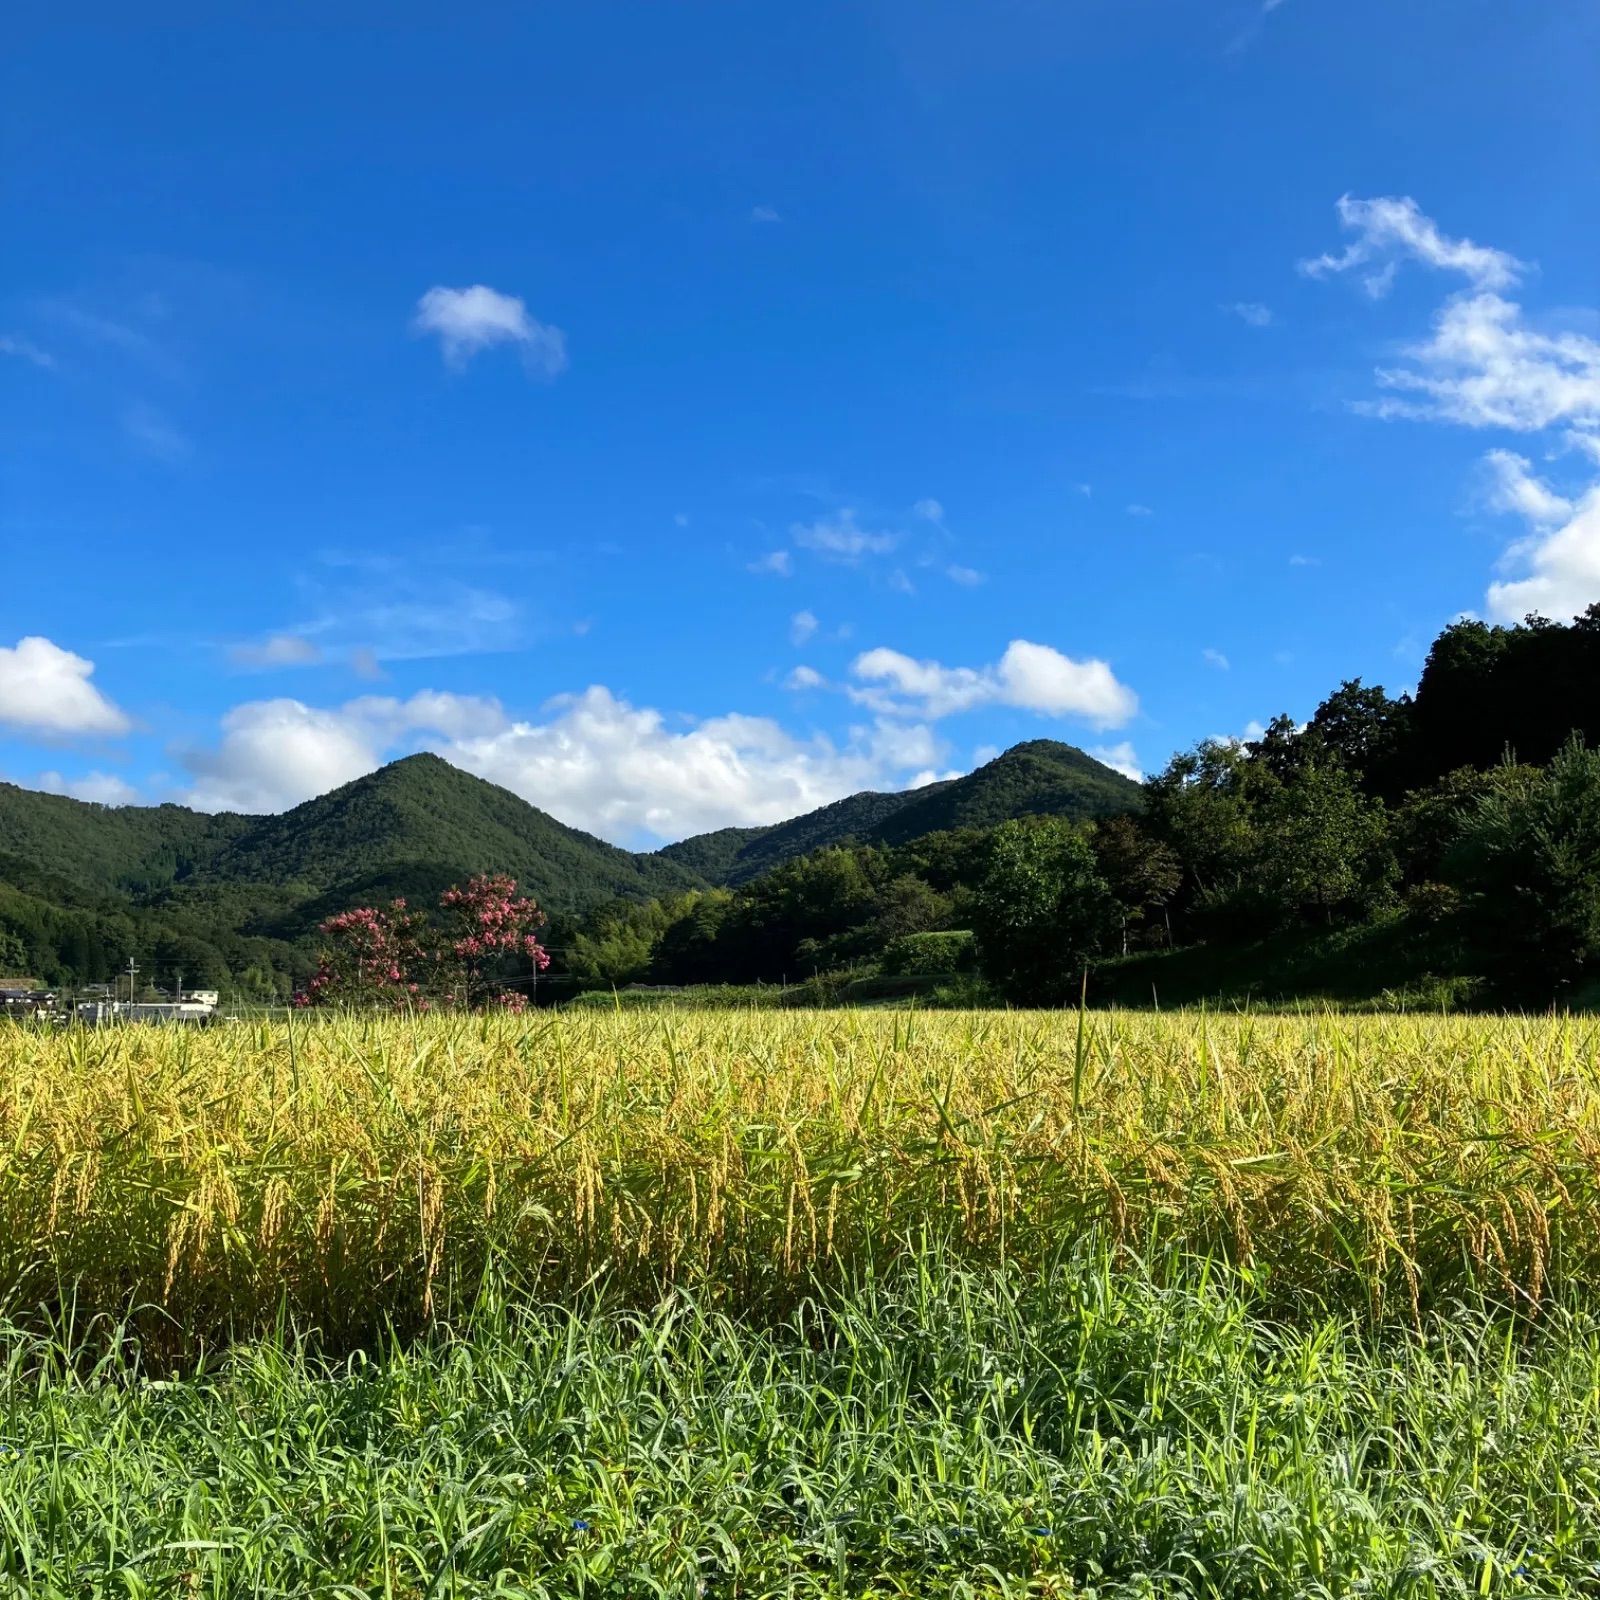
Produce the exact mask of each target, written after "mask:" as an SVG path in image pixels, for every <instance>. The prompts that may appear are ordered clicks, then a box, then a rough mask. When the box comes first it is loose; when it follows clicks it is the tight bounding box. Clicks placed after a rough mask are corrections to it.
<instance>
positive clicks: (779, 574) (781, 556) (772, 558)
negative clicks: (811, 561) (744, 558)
mask: <svg viewBox="0 0 1600 1600" xmlns="http://www.w3.org/2000/svg"><path fill="white" fill-rule="evenodd" d="M746 571H749V572H755V573H760V574H762V575H763V576H770V577H774V578H787V577H789V576H791V575H792V574H793V572H794V557H793V556H792V555H790V554H789V552H788V551H787V550H769V551H768V552H767V553H766V554H765V555H764V556H758V557H757V558H756V559H755V560H754V561H752V562H750V563H749V564H748V566H747V567H746Z"/></svg>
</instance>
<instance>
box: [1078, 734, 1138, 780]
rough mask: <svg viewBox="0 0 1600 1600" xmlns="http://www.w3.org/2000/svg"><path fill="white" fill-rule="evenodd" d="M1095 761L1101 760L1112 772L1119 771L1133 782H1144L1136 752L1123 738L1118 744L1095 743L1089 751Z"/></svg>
mask: <svg viewBox="0 0 1600 1600" xmlns="http://www.w3.org/2000/svg"><path fill="white" fill-rule="evenodd" d="M1089 754H1090V755H1092V756H1093V757H1094V758H1095V760H1096V761H1099V762H1103V763H1104V764H1105V765H1106V766H1108V767H1110V768H1111V770H1112V771H1113V772H1120V773H1121V774H1122V775H1123V777H1125V778H1132V779H1133V781H1134V782H1135V783H1143V782H1144V769H1143V768H1142V767H1141V766H1140V765H1139V756H1138V752H1137V751H1135V750H1134V748H1133V745H1132V744H1131V743H1130V742H1129V741H1128V740H1127V739H1124V740H1123V741H1122V742H1121V743H1120V744H1097V745H1095V746H1094V747H1093V749H1091V750H1090V751H1089Z"/></svg>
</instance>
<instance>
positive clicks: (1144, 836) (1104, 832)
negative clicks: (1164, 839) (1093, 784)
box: [1093, 816, 1183, 955]
mask: <svg viewBox="0 0 1600 1600" xmlns="http://www.w3.org/2000/svg"><path fill="white" fill-rule="evenodd" d="M1093 843H1094V855H1095V864H1096V866H1097V867H1098V869H1099V873H1100V876H1101V878H1103V879H1104V880H1105V885H1106V888H1107V889H1108V890H1109V891H1110V893H1111V897H1112V899H1113V900H1114V901H1115V902H1116V905H1117V917H1118V921H1119V923H1120V925H1121V935H1122V953H1123V955H1127V953H1128V929H1129V926H1130V925H1132V924H1137V923H1139V922H1142V921H1143V920H1144V918H1145V917H1146V916H1147V915H1148V914H1149V913H1150V912H1151V911H1154V910H1160V909H1162V908H1164V907H1165V906H1166V904H1167V902H1168V901H1169V900H1170V899H1171V898H1172V896H1173V895H1174V894H1175V893H1177V889H1178V885H1179V883H1180V882H1181V881H1182V879H1183V868H1182V866H1181V865H1180V863H1179V861H1178V857H1177V853H1176V852H1175V851H1173V850H1172V849H1171V848H1170V847H1168V846H1167V845H1164V844H1162V843H1161V841H1160V840H1159V839H1153V838H1151V837H1150V835H1149V834H1148V833H1146V832H1145V830H1144V829H1143V828H1141V827H1140V826H1139V824H1138V823H1137V822H1135V821H1134V820H1133V818H1132V817H1126V816H1123V817H1104V818H1102V819H1101V820H1100V821H1099V822H1097V823H1096V824H1095V825H1094V837H1093Z"/></svg>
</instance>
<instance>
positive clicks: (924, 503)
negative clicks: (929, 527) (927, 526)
mask: <svg viewBox="0 0 1600 1600" xmlns="http://www.w3.org/2000/svg"><path fill="white" fill-rule="evenodd" d="M911 509H912V511H913V512H914V513H915V514H916V515H917V516H919V517H921V518H922V520H923V521H924V522H932V523H938V524H942V523H943V522H944V507H943V506H942V505H940V504H939V502H938V501H937V500H934V499H931V498H930V499H927V500H919V501H917V503H916V504H915V505H914V506H912V508H911Z"/></svg>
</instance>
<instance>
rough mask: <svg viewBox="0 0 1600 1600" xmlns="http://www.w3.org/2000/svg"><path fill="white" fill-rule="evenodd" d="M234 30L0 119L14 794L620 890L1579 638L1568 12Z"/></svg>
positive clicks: (152, 24) (97, 56)
mask: <svg viewBox="0 0 1600 1600" xmlns="http://www.w3.org/2000/svg"><path fill="white" fill-rule="evenodd" d="M229 12H232V13H233V14H232V15H227V14H226V13H229ZM277 14H278V16H279V18H280V20H279V21H278V22H276V23H275V24H273V25H271V26H264V25H250V24H247V23H246V22H245V21H243V20H241V14H239V13H237V11H236V8H221V11H220V12H219V11H218V10H217V8H201V7H193V8H190V9H188V10H170V9H168V8H164V7H162V6H160V5H157V6H155V7H153V8H152V7H146V8H141V10H140V13H139V15H140V19H141V20H140V25H139V26H138V27H136V28H130V27H127V26H124V25H123V23H122V19H123V18H125V17H126V16H127V15H128V13H127V11H126V8H123V7H117V8H110V7H107V8H104V9H103V10H100V11H96V10H95V9H94V8H82V7H72V6H69V7H67V8H66V9H65V10H63V11H58V12H57V13H55V14H54V15H55V17H56V18H57V20H54V21H52V22H51V23H49V24H46V23H43V22H41V21H37V20H34V21H30V22H27V23H24V24H21V25H19V27H18V29H17V32H16V36H15V37H14V38H13V39H12V41H11V48H10V49H9V50H8V52H7V60H6V62H5V64H4V66H3V68H0V73H3V79H0V119H3V120H0V128H3V139H4V170H5V177H6V184H5V188H4V191H3V194H0V205H3V207H4V236H5V239H6V248H5V250H4V253H3V256H0V424H3V429H0V473H3V476H0V542H3V546H4V551H5V558H6V559H5V570H6V581H5V584H4V587H3V590H0V774H4V776H6V777H7V778H9V779H11V780H12V781H15V782H18V783H22V784H26V785H31V786H37V787H45V788H54V789H60V790H64V791H66V792H69V793H75V794H78V795H80V796H83V797H86V798H95V799H103V800H108V801H113V802H121V801H129V800H135V799H139V800H158V799H169V798H172V799H181V800H186V801H188V802H189V803H194V804H199V805H202V806H207V807H222V806H226V807H231V808H236V809H276V808H279V807H282V806H285V805H290V804H293V803H296V802H298V801H299V800H301V799H304V798H306V797H307V796H309V795H311V794H313V793H317V792H319V791H321V790H324V789H326V788H328V787H331V786H332V785H334V784H336V783H339V782H343V781H346V780H347V779H349V778H350V777H353V776H355V775H357V774H358V773H359V772H361V771H364V770H367V769H369V768H370V767H371V766H373V765H375V764H376V763H378V762H380V761H382V760H385V759H390V758H392V757H393V756H395V755H398V754H402V753H404V752H406V751H408V750H412V749H418V748H429V749H436V750H438V751H440V752H441V753H442V754H445V755H446V756H448V757H449V759H451V760H454V761H456V762H458V764H460V765H463V766H466V767H468V768H470V769H471V770H474V771H477V772H480V773H482V774H483V775H484V776H486V777H489V778H493V779H494V780H495V781H497V782H501V783H505V784H506V785H508V786H509V787H511V788H514V789H516V790H517V791H518V792H519V793H521V794H523V795H524V796H525V797H526V798H527V799H529V800H531V801H533V802H535V803H536V804H540V805H543V806H545V807H546V808H547V809H549V810H550V811H552V812H554V813H555V814H556V815H557V816H559V817H561V818H563V819H564V820H566V821H569V822H573V823H575V824H578V825H581V826H584V827H588V828H591V829H593V830H595V831H597V832H601V833H603V834H605V835H606V836H608V837H611V838H614V839H617V840H619V841H622V842H626V843H632V844H650V843H655V842H660V841H661V840H663V839H667V838H672V837H677V836H680V835H682V834H685V833H690V832H694V831H698V830H700V829H702V828H706V827H711V826H716V825H718V824H720V823H726V822H750V821H771V820H775V819H777V818H779V817H782V816H786V815H790V814H792V813H794V812H797V811H800V810H804V809H807V808H808V807H810V806H812V805H815V804H819V803H822V802H823V801H826V800H829V799H832V798H835V797H836V796H837V795H839V794H842V793H846V792H849V791H851V790H854V789H858V788H862V787H868V786H873V787H896V786H903V785H905V784H907V783H910V782H915V781H919V780H922V779H925V778H926V776H927V775H928V774H930V773H938V774H942V773H946V772H953V771H961V770H965V769H967V768H969V767H971V766H972V765H973V764H974V763H975V762H977V761H980V760H982V759H984V758H985V757H986V756H987V755H988V754H990V753H992V752H993V751H995V750H996V749H999V748H1003V747H1005V746H1006V745H1008V744H1011V743H1013V742H1015V741H1017V740H1019V739H1024V738H1031V737H1038V736H1041V735H1047V736H1052V737H1059V738H1064V739H1068V740H1071V741H1073V742H1075V743H1079V744H1082V745H1083V746H1085V747H1086V748H1090V749H1093V750H1096V751H1100V752H1105V753H1107V755H1108V757H1109V758H1110V759H1112V760H1115V761H1117V762H1119V763H1120V764H1122V765H1125V766H1128V767H1130V768H1132V769H1142V770H1145V771H1149V770H1154V769H1156V768H1159V767H1160V766H1161V765H1162V764H1164V762H1165V761H1166V760H1167V759H1168V757H1169V756H1170V755H1171V754H1172V752H1173V751H1174V750H1175V749H1178V748H1180V747H1183V746H1186V745H1189V744H1191V743H1193V742H1194V741H1195V740H1197V739H1199V738H1202V737H1206V736H1211V735H1236V734H1240V733H1243V732H1244V731H1245V730H1246V729H1247V728H1248V727H1249V726H1250V725H1251V724H1252V723H1254V722H1259V721H1263V720H1265V719H1267V718H1269V717H1270V716H1272V715H1273V714H1275V713H1276V712H1279V711H1288V712H1290V713H1291V714H1293V715H1295V716H1297V717H1298V716H1304V715H1306V714H1308V713H1309V712H1310V711H1311V710H1312V709H1313V708H1314V706H1315V705H1316V703H1317V701H1318V699H1320V698H1321V697H1322V695H1324V694H1325V693H1326V692H1327V691H1328V690H1329V689H1331V688H1332V687H1333V686H1334V685H1335V684H1336V683H1337V682H1338V681H1339V680H1340V679H1342V678H1345V677H1353V676H1361V677H1363V678H1364V679H1366V680H1367V681H1369V682H1372V681H1377V682H1382V683H1385V684H1387V685H1388V686H1390V687H1391V688H1403V687H1407V686H1409V685H1410V684H1411V683H1413V682H1414V681H1415V677H1416V674H1417V671H1418V669H1419V667H1420V664H1421V660H1422V656H1423V653H1424V651H1425V650H1426V647H1427V643H1428V641H1429V640H1430V639H1431V638H1432V636H1433V635H1434V633H1436V632H1437V630H1438V629H1439V628H1440V627H1441V626H1442V625H1443V624H1444V623H1446V622H1447V621H1448V620H1450V618H1452V617H1454V616H1456V615H1458V614H1460V613H1462V612H1464V611H1471V612H1475V613H1477V614H1480V615H1485V616H1492V617H1497V618H1505V617H1515V616H1518V615H1520V614H1521V613H1522V612H1523V611H1526V610H1529V609H1535V608H1537V609H1541V610H1544V611H1547V612H1548V613H1549V614H1552V615H1567V614H1570V613H1571V611H1573V610H1576V609H1578V608H1579V607H1581V606H1583V605H1586V604H1588V603H1589V602H1590V601H1592V600H1595V599H1600V507H1597V498H1596V490H1595V480H1596V478H1600V447H1597V445H1596V442H1595V441H1596V439H1597V438H1600V314H1597V311H1596V307H1600V272H1597V266H1596V264H1597V262H1600V205H1597V204H1596V203H1595V202H1596V200H1597V198H1600V195H1597V193H1596V188H1597V185H1596V178H1595V173H1596V171H1597V157H1600V112H1597V110H1596V99H1597V97H1596V96H1595V95H1594V94H1593V77H1594V68H1595V63H1596V61H1597V60H1600V54H1597V49H1600V12H1596V10H1595V8H1594V7H1593V6H1590V5H1587V4H1582V3H1578V0H1569V3H1555V0H1523V3H1519V4H1518V5H1516V6H1514V7H1508V6H1505V5H1503V4H1494V3H1490V0H1433V3H1415V0H1382V3H1379V0H1346V3H1344V4H1342V5H1339V6H1337V7H1336V6H1333V5H1331V4H1329V3H1327V0H1277V3H1275V4H1271V3H1269V4H1265V5H1263V4H1261V3H1260V0H1238V3H1232V0H1229V3H1224V0H1183V3H1179V0H1146V3H1138V0H1119V3H1098V0H1082V3H1077V4H1057V5H1046V4H1042V3H1007V0H989V3H987V4H982V5H980V4H947V3H938V0H934V3H930V4H919V5H911V4H899V3H885V4H873V3H864V4H856V5H849V6H838V5H830V4H818V5H813V6H806V7H777V6H767V5H754V6H753V5H749V4H742V5H734V4H727V5H691V6H670V7H669V6H643V5H632V6H614V5H606V4H593V5H588V6H583V7H577V6H569V7H560V8H557V7H547V8H540V10H539V11H537V12H533V11H531V10H530V11H528V12H527V14H523V15H513V8H506V7H494V8H489V7H477V6H472V5H470V4H469V5H466V6H463V7H460V8H458V9H457V10H456V11H455V12H454V13H453V14H452V15H451V16H450V18H449V20H448V23H447V24H446V25H444V26H441V25H440V24H439V22H438V20H437V13H436V12H433V11H427V12H424V11H422V10H421V9H420V8H418V9H413V8H411V7H409V6H407V5H405V4H400V5H390V6H387V7H384V8H382V9H380V8H377V7H372V8H370V9H363V8H357V7H350V6H339V5H334V6H330V7H324V8H320V9H319V10H312V9H311V8H305V9H304V11H303V13H302V14H303V17H304V19H305V20H304V21H303V22H301V23H298V24H296V23H294V22H292V21H290V20H287V19H288V18H289V16H290V13H289V12H288V11H287V10H282V9H280V10H278V13H277ZM39 15H40V16H42V15H43V13H40V14H39Z"/></svg>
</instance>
